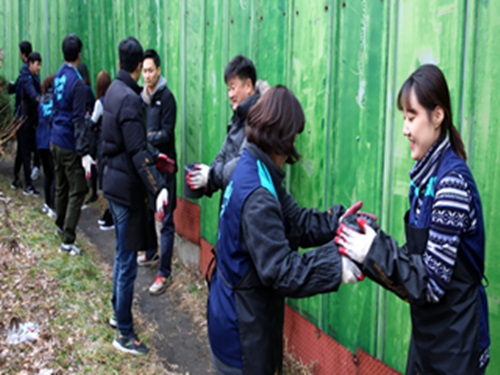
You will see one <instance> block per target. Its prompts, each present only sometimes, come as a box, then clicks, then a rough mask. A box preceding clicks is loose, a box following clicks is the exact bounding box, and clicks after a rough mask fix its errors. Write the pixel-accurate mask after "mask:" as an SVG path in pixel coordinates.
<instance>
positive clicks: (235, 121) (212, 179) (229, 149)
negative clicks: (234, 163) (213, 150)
mask: <svg viewBox="0 0 500 375" xmlns="http://www.w3.org/2000/svg"><path fill="white" fill-rule="evenodd" d="M259 98H260V94H259V93H258V92H257V93H255V94H254V95H251V96H249V97H248V98H246V99H245V100H244V101H242V102H241V103H240V104H239V105H238V107H236V110H235V111H234V113H233V117H232V118H231V123H230V124H229V126H228V132H227V136H226V139H225V140H224V144H223V145H222V148H221V150H220V151H219V153H218V154H217V156H216V157H215V160H214V161H213V162H212V164H210V170H209V172H208V173H209V174H208V184H207V187H206V190H205V194H206V195H207V196H209V197H211V196H212V195H213V194H214V193H215V192H217V190H219V189H224V188H225V184H224V181H225V180H226V181H227V180H228V179H229V178H228V177H225V174H224V173H225V172H224V168H225V166H226V164H227V163H229V162H230V161H231V160H233V159H234V158H235V157H237V156H238V155H239V154H240V149H241V146H242V145H243V142H244V141H245V139H246V133H245V124H246V118H247V114H248V111H250V108H252V106H253V105H254V104H255V103H257V100H259Z"/></svg>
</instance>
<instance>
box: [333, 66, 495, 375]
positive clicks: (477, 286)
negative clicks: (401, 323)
mask: <svg viewBox="0 0 500 375" xmlns="http://www.w3.org/2000/svg"><path fill="white" fill-rule="evenodd" d="M397 104H398V108H399V109H400V110H401V111H402V112H403V115H404V126H403V135H404V136H405V137H407V138H408V140H409V141H410V150H411V157H412V159H413V160H415V161H416V163H415V165H414V166H413V168H412V169H411V170H410V179H411V181H410V194H409V198H410V199H409V201H410V209H409V210H408V212H407V213H406V215H405V218H404V220H405V233H406V244H405V245H404V246H403V247H398V246H397V244H396V241H395V240H394V239H393V238H392V237H390V236H388V235H387V234H386V233H384V232H383V231H379V232H378V233H376V232H375V231H373V229H371V228H370V227H369V226H368V225H361V227H362V228H363V231H364V233H359V232H357V231H354V230H352V229H350V228H347V227H342V228H340V230H339V231H338V236H337V237H336V238H335V242H336V243H337V244H338V245H340V246H341V249H340V251H341V252H342V253H343V254H346V255H348V256H349V257H351V258H352V259H353V260H355V261H356V262H358V263H359V264H361V266H362V270H363V272H364V274H365V275H366V276H368V277H370V278H371V279H372V280H374V281H375V282H377V283H378V284H380V285H382V286H383V287H385V288H386V289H388V290H390V291H392V292H393V293H395V294H396V295H397V296H399V297H400V298H402V299H404V300H405V301H407V302H409V303H410V308H411V318H412V335H411V343H410V350H409V354H408V363H407V367H406V373H407V374H452V373H453V374H482V373H484V371H485V369H486V366H487V364H488V361H489V345H490V338H489V328H488V305H487V300H486V293H485V290H484V287H483V285H482V279H483V277H484V224H483V214H482V209H481V201H480V198H479V193H478V191H477V187H476V183H475V182H474V179H473V177H472V174H471V172H470V169H469V167H468V166H467V165H466V163H465V160H466V153H465V150H464V145H463V142H462V138H461V136H460V133H459V132H458V131H457V129H456V128H455V126H454V125H453V116H452V111H451V102H450V94H449V90H448V85H447V83H446V79H445V77H444V75H443V73H442V72H441V70H440V69H439V68H438V67H437V66H434V65H423V66H421V67H420V68H418V69H417V70H416V71H415V72H414V73H413V74H412V75H411V76H410V77H409V78H408V79H407V80H406V82H405V83H404V84H403V86H402V87H401V90H400V91H399V95H398V101H397Z"/></svg>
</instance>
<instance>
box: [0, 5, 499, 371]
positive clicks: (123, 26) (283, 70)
mask: <svg viewBox="0 0 500 375" xmlns="http://www.w3.org/2000/svg"><path fill="white" fill-rule="evenodd" d="M423 4H424V3H423V2H421V1H411V0H399V1H397V0H393V1H390V0H346V1H333V0H331V1H318V0H310V1H307V2H306V1H300V0H290V1H287V0H274V1H265V0H255V1H251V0H238V1H236V0H214V1H201V0H198V1H194V0H183V1H181V0H179V1H160V0H155V1H154V0H143V1H141V2H137V1H133V0H121V1H120V0H114V1H111V0H107V1H100V0H86V1H73V2H67V1H49V0H3V1H2V2H0V20H1V23H0V48H2V49H3V50H4V52H5V63H4V66H3V68H2V70H0V73H1V74H3V75H5V76H6V77H8V78H10V79H15V78H16V76H17V73H18V71H19V68H20V65H21V64H20V60H19V56H18V47H17V45H18V43H19V41H21V40H24V39H29V40H31V42H32V43H33V46H34V49H35V50H37V51H39V52H41V54H42V57H43V59H44V61H43V68H42V76H45V75H47V74H48V73H49V72H50V73H53V72H55V71H56V70H57V69H58V67H59V66H60V64H61V63H62V53H61V51H60V46H61V41H62V39H63V37H64V35H66V34H67V33H69V32H75V33H77V34H78V35H79V36H80V37H81V38H82V40H83V42H84V51H83V60H84V62H86V63H87V64H88V66H89V68H90V72H91V76H92V77H93V79H92V81H93V82H95V77H96V76H97V73H98V72H99V71H100V70H102V69H105V70H108V71H109V72H110V73H111V75H112V76H114V75H115V74H116V71H117V45H118V42H119V41H120V40H121V39H122V38H123V37H125V36H127V35H134V36H136V37H137V38H138V39H139V40H140V41H141V42H142V44H143V46H144V47H145V48H156V49H157V50H158V51H159V52H160V55H161V56H162V58H163V72H164V74H165V75H166V77H167V80H168V82H169V85H170V88H171V89H172V91H173V93H174V95H175V97H176V99H177V103H178V119H177V129H176V132H177V150H178V155H179V157H180V163H181V164H184V163H186V162H191V161H202V162H205V163H209V162H211V161H212V160H213V158H214V157H215V155H216V154H217V152H218V150H219V149H220V146H221V144H222V141H223V139H224V136H225V133H226V126H227V124H228V122H229V119H230V116H231V111H230V108H229V102H228V100H227V91H226V87H225V85H224V81H223V71H224V67H225V65H226V63H227V62H228V61H229V60H230V58H232V57H233V56H234V55H236V54H238V53H242V54H245V55H247V56H249V57H250V58H252V59H253V60H254V62H255V64H256V66H257V68H258V72H259V77H260V78H262V79H265V80H268V81H269V83H270V84H271V85H275V84H278V83H282V84H285V85H288V86H289V87H291V88H292V90H293V91H294V92H295V93H296V95H297V96H298V98H299V99H300V101H301V103H302V105H303V108H304V111H305V114H306V118H307V124H306V131H305V132H304V133H303V134H302V135H300V136H299V138H298V147H299V150H300V152H301V153H302V155H303V158H302V160H301V162H300V163H299V164H297V165H295V166H293V167H290V168H289V169H288V171H287V172H288V179H287V186H288V187H289V189H290V191H291V192H292V194H293V195H294V196H295V197H296V198H297V201H298V202H299V204H301V205H304V206H308V207H313V206H314V207H318V208H320V209H325V208H328V207H330V206H331V205H332V204H334V203H341V204H344V205H349V204H350V203H351V202H354V201H356V200H363V201H364V202H365V208H366V209H367V210H369V211H373V212H375V213H377V214H378V215H379V218H380V221H381V224H382V227H383V229H385V230H386V231H387V232H389V233H391V234H393V235H394V236H395V237H396V238H397V239H399V240H400V241H402V240H403V238H404V237H403V226H402V216H403V213H404V212H405V211H406V209H407V208H408V204H407V193H408V170H409V169H410V168H411V166H412V165H413V162H412V161H411V159H410V157H409V148H408V143H407V141H406V139H405V138H404V137H403V136H402V125H403V124H402V115H401V113H399V112H398V111H397V109H396V108H395V96H396V95H397V92H398V89H399V87H400V86H401V84H402V83H403V81H404V80H405V79H406V77H407V76H408V75H409V74H410V73H411V72H412V71H413V70H414V69H415V68H416V67H417V66H418V65H419V64H421V63H424V62H435V63H438V64H439V66H440V67H441V68H442V69H443V71H444V72H445V74H446V76H447V79H448V83H449V86H450V90H451V95H452V104H453V110H454V119H455V123H456V124H457V126H458V127H459V128H460V129H461V131H462V134H463V136H464V139H465V143H466V146H467V150H468V152H469V164H470V165H471V167H472V170H473V172H474V175H475V179H476V181H477V184H478V187H479V191H480V193H481V196H482V200H483V206H484V207H485V221H486V228H487V268H486V271H487V276H488V278H489V281H490V285H489V287H488V288H487V292H488V296H489V303H490V323H491V332H492V342H493V344H492V362H491V365H490V367H489V370H488V373H490V374H493V373H499V372H500V355H499V352H500V349H499V348H498V344H499V342H500V341H499V339H500V337H499V334H498V333H497V332H500V316H499V315H500V302H499V299H500V277H499V276H498V273H497V272H495V270H496V269H497V268H498V267H497V266H500V261H499V260H498V259H496V258H495V257H494V254H495V251H496V243H495V241H494V237H493V236H494V230H495V223H498V222H499V221H500V213H499V212H500V193H499V188H500V169H499V168H498V163H499V161H500V151H498V147H497V144H498V141H499V138H500V136H499V135H498V130H500V123H499V120H500V119H499V116H500V115H499V113H498V112H497V111H496V105H497V103H499V101H500V94H498V93H497V91H498V90H495V88H497V87H498V86H499V84H500V66H499V64H498V63H497V61H498V60H499V57H500V52H498V48H496V46H498V45H499V43H500V2H498V1H491V0H490V1H487V0H477V1H473V0H469V1H467V0H429V1H426V2H425V5H423ZM178 178H179V185H180V186H182V185H181V183H182V179H181V174H179V177H178ZM179 190H182V189H179ZM219 199H220V197H219V195H217V196H215V197H213V198H212V199H206V198H204V199H202V200H201V201H199V202H198V203H200V204H201V207H202V211H201V212H202V218H201V219H202V229H201V232H202V233H201V235H202V236H203V237H204V238H205V239H207V240H208V241H209V242H211V243H214V242H215V238H216V231H217V215H218V212H217V211H218V206H219ZM341 289H342V290H341V291H339V292H338V293H332V294H327V295H322V296H317V297H313V298H308V299H301V300H290V301H289V303H290V304H291V305H292V306H293V307H294V308H295V309H297V310H298V311H300V312H301V313H302V314H303V315H304V316H305V317H306V318H307V319H309V320H310V321H312V322H313V323H314V324H316V325H317V326H318V327H320V328H321V329H323V330H324V331H325V332H327V333H328V334H330V335H331V336H332V337H334V338H335V339H336V340H338V341H339V342H340V343H342V344H343V345H345V346H346V347H348V348H349V349H351V350H355V349H356V348H357V347H360V348H362V349H364V350H366V351H368V352H369V353H371V354H373V355H375V356H376V357H377V358H380V359H381V360H382V361H384V362H385V363H387V364H388V365H390V366H392V367H394V368H396V369H398V370H401V371H403V370H404V366H405V362H406V351H407V347H408V341H409V329H410V321H409V309H408V306H407V305H406V304H404V303H403V302H401V301H399V300H398V299H397V298H395V297H394V296H393V295H392V294H389V293H387V292H385V291H384V290H381V289H380V288H379V287H377V286H376V285H374V284H373V283H371V282H369V281H368V282H364V283H361V284H359V285H355V286H347V287H343V288H341Z"/></svg>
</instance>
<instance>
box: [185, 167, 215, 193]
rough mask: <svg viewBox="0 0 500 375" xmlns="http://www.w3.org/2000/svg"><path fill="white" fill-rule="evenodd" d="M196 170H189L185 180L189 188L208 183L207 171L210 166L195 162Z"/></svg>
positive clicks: (195, 188) (200, 186)
mask: <svg viewBox="0 0 500 375" xmlns="http://www.w3.org/2000/svg"><path fill="white" fill-rule="evenodd" d="M196 169H197V170H196V171H193V172H189V173H188V175H187V176H186V182H187V184H188V185H189V187H190V188H191V190H197V189H201V188H204V187H205V186H207V184H208V172H209V170H210V167H209V166H208V165H206V164H196Z"/></svg>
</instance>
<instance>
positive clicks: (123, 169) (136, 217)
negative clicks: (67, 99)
mask: <svg viewBox="0 0 500 375" xmlns="http://www.w3.org/2000/svg"><path fill="white" fill-rule="evenodd" d="M118 51H119V56H120V70H119V71H118V74H117V77H116V79H115V80H114V81H113V83H112V84H111V86H110V87H109V89H108V91H107V93H106V98H105V99H104V114H103V120H102V153H103V161H104V169H103V176H102V178H103V193H104V197H105V198H106V199H107V200H108V204H109V209H110V211H111V214H112V216H113V221H114V224H115V235H116V255H115V261H114V266H113V296H112V300H111V302H112V305H113V310H114V314H113V315H112V316H111V318H110V320H109V323H110V325H112V326H116V327H117V328H118V332H117V334H116V337H115V339H114V340H113V346H114V347H115V348H116V349H118V350H120V351H123V352H126V353H131V354H146V353H147V352H148V348H147V346H146V345H145V344H144V343H143V342H141V341H140V340H139V338H138V337H137V334H136V333H135V331H134V322H133V316H132V301H133V296H134V282H135V278H136V276H137V251H138V250H139V249H149V248H151V245H150V244H149V243H148V242H149V240H150V238H151V236H150V235H148V230H149V229H150V228H151V226H150V224H149V223H148V220H150V216H149V212H148V205H147V199H148V193H149V194H151V195H152V196H154V197H155V202H156V214H157V216H158V217H159V218H160V220H161V219H163V215H164V210H165V206H167V204H168V192H167V189H166V188H165V182H164V181H163V178H162V177H161V175H160V173H159V171H158V170H157V168H156V162H157V159H158V155H157V154H153V153H152V152H151V149H150V148H148V145H147V137H146V126H145V124H144V122H143V106H142V100H141V97H140V93H141V87H139V85H138V84H137V81H138V80H139V78H140V76H141V68H142V60H143V49H142V46H141V44H140V43H139V41H138V40H137V39H135V38H133V37H127V38H125V39H124V40H122V41H121V42H120V45H119V48H118Z"/></svg>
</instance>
